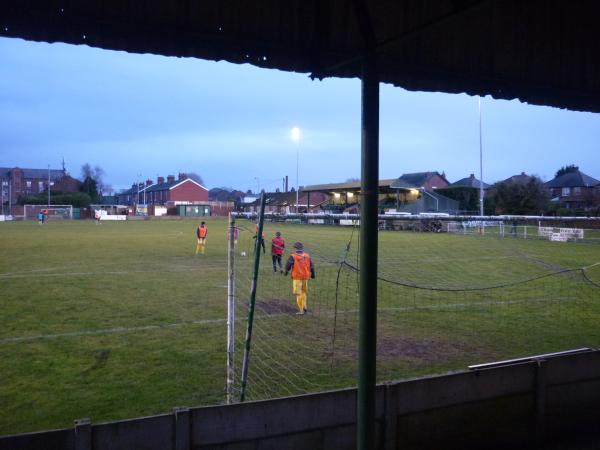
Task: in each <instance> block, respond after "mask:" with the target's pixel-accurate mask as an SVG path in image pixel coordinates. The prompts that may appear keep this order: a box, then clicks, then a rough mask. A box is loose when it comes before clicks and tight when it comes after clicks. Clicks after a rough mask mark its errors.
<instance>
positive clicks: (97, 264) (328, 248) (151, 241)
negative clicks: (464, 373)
mask: <svg viewBox="0 0 600 450" xmlns="http://www.w3.org/2000/svg"><path fill="white" fill-rule="evenodd" d="M239 224H240V227H241V228H242V229H241V231H240V242H239V244H238V250H239V251H238V252H237V254H238V261H239V266H238V270H239V277H238V280H237V281H238V292H239V295H240V298H242V297H243V296H244V295H245V292H246V291H247V288H248V287H249V279H250V278H249V272H248V266H249V262H250V256H251V254H252V243H253V241H252V239H251V238H250V236H251V234H252V232H253V228H254V226H253V224H251V223H250V222H247V221H244V220H241V221H240V222H239ZM196 226H197V223H196V222H195V221H190V220H177V221H158V220H155V221H133V222H103V223H102V224H101V225H95V223H94V222H93V221H63V222H58V221H57V222H49V223H48V224H46V225H44V226H39V225H38V224H37V222H12V223H2V224H0V313H1V314H0V323H1V327H0V375H1V377H2V383H1V384H0V404H1V405H2V406H3V408H2V409H1V410H0V411H1V412H0V415H2V417H0V433H1V434H12V433H17V432H24V431H32V430H38V429H43V428H56V427H65V426H70V425H71V424H72V421H73V419H76V418H82V417H91V418H92V420H94V421H103V420H113V419H122V418H128V417H134V416H139V415H146V414H155V413H160V412H165V411H169V410H170V409H171V408H173V407H174V406H186V405H187V406H195V405H200V404H215V403H222V402H224V398H225V379H226V373H225V369H226V367H225V364H226V316H227V313H226V304H227V288H226V286H227V266H226V264H227V262H226V257H227V254H226V249H227V240H226V237H227V226H226V221H225V220H218V219H215V220H209V221H208V227H209V235H208V243H207V249H206V253H205V254H204V255H195V254H194V250H195V228H196ZM246 229H247V230H249V231H246ZM275 230H280V231H282V232H283V234H284V237H286V239H287V242H288V246H289V247H291V243H293V242H294V241H296V240H301V241H303V242H304V243H305V245H306V247H307V250H308V251H309V252H311V254H312V255H313V258H314V259H315V263H316V265H317V279H316V280H314V281H311V285H310V293H309V308H311V309H312V310H313V315H312V316H310V317H303V318H298V317H295V316H294V315H293V313H292V311H294V307H295V306H294V302H293V298H292V295H291V292H290V287H289V279H287V278H284V277H282V276H280V275H275V274H273V273H272V269H271V267H270V258H266V259H265V260H263V261H262V263H261V276H260V279H259V308H262V310H261V311H262V312H263V313H264V314H263V316H264V317H266V316H268V315H271V316H274V314H273V312H276V313H277V316H274V317H273V318H272V320H270V321H269V322H268V323H269V324H271V325H269V326H266V325H263V326H258V325H257V330H256V335H255V336H256V338H257V344H256V350H257V353H256V356H255V357H254V359H253V362H255V364H256V366H255V367H256V368H257V369H259V370H264V369H261V366H260V365H259V363H260V359H261V352H263V353H262V355H263V356H262V357H263V358H264V359H269V360H270V362H269V361H267V364H271V365H273V364H275V365H277V364H279V365H281V367H282V368H290V370H291V371H292V372H293V371H294V369H295V366H294V365H295V364H298V361H300V362H302V367H301V369H304V370H306V374H307V376H303V377H298V379H294V378H293V377H288V378H287V379H288V380H289V385H285V383H283V382H280V381H278V380H276V381H273V382H271V383H268V382H265V381H264V379H266V378H265V377H267V376H269V374H268V373H266V372H264V375H265V377H263V383H262V386H263V387H264V390H263V392H261V391H258V390H257V391H254V393H255V397H256V398H260V397H264V396H268V395H277V394H286V393H295V392H298V390H299V391H310V390H315V389H317V390H318V389H319V388H321V387H323V388H330V387H336V386H348V385H352V384H353V382H354V377H355V367H356V364H355V359H356V350H355V343H356V288H357V285H356V276H355V275H356V274H355V273H354V272H352V271H351V270H346V269H344V270H343V271H340V272H339V273H340V277H339V279H338V269H339V266H338V265H336V264H335V262H336V261H338V260H339V259H340V258H341V257H343V256H344V254H345V248H346V245H347V244H348V242H351V248H350V251H349V253H348V255H347V260H348V262H350V263H352V264H355V262H356V258H357V253H358V250H359V249H358V246H357V234H356V232H355V233H354V234H353V232H352V229H350V228H334V227H324V226H307V225H289V224H286V225H282V224H267V225H266V234H267V236H270V235H271V234H273V233H274V231H275ZM267 250H268V249H267ZM240 251H246V253H247V256H246V257H245V258H246V259H245V260H244V259H242V257H241V256H239V254H240ZM267 257H268V252H267ZM599 261H600V246H598V245H596V244H573V243H550V242H548V241H538V240H521V239H511V238H505V239H498V238H481V237H472V236H466V237H465V236H451V235H446V234H424V233H423V234H421V233H410V232H405V233H399V232H382V233H380V257H379V267H380V276H381V277H383V278H385V279H388V280H390V281H394V282H400V283H403V284H409V285H417V286H419V287H420V288H423V287H428V288H434V289H440V288H441V289H448V288H451V289H456V291H455V292H449V291H436V290H428V289H414V288H409V287H406V286H403V285H399V284H394V283H387V282H381V283H380V288H379V289H380V294H379V307H380V321H379V330H380V332H379V348H378V358H379V360H378V364H379V365H378V374H379V378H380V379H382V380H383V379H392V378H403V377H408V376H415V375H420V374H426V373H436V372H441V371H446V370H453V369H459V368H462V367H464V365H465V364H466V363H477V362H485V361H486V360H489V359H486V358H492V357H498V358H502V357H512V356H519V355H524V354H528V353H527V352H542V351H555V350H563V349H566V348H572V347H573V346H580V345H591V346H595V345H598V344H599V343H600V336H599V331H598V327H597V325H596V324H597V323H598V319H600V308H599V307H598V305H597V304H598V302H600V295H598V292H600V290H598V288H596V287H594V286H593V285H591V284H590V283H584V282H581V280H580V279H573V276H571V275H569V274H567V275H564V276H554V277H550V278H546V279H542V280H539V281H537V282H533V284H526V285H524V286H526V287H508V288H502V289H499V290H498V291H497V292H501V294H498V296H496V297H494V296H489V295H487V294H484V293H477V294H475V293H464V292H463V291H461V289H463V288H467V287H469V288H473V287H487V286H496V285H501V284H510V283H513V282H515V281H518V280H526V279H529V278H532V277H536V276H541V275H544V274H547V273H551V272H556V271H558V270H561V269H567V268H580V267H584V266H591V265H593V264H594V263H597V262H599ZM586 274H587V276H589V278H590V279H591V280H592V281H593V282H596V283H600V267H599V266H596V267H593V268H590V269H588V270H587V271H586ZM511 289H512V290H511ZM336 292H337V294H338V295H337V301H338V304H337V309H336V308H335V307H334V306H335V305H334V302H335V300H336V298H335V295H334V294H335V293H336ZM486 292H487V291H486ZM544 301H546V303H543V302H544ZM242 303H243V302H242ZM498 305H500V307H498ZM540 305H541V306H540ZM336 312H337V313H338V316H336V346H334V347H332V346H331V342H332V339H333V337H332V336H333V329H332V326H331V318H332V317H334V314H335V313H336ZM259 316H260V315H259ZM325 318H326V319H327V320H325ZM298 319H300V320H303V319H308V320H305V321H304V322H300V321H299V320H298ZM263 323H265V324H266V323H267V321H264V322H263ZM238 330H239V331H238V333H240V332H241V333H243V326H239V325H238ZM277 333H279V334H277ZM282 333H283V335H286V336H287V339H288V340H284V339H282V338H281V335H282ZM274 336H275V337H276V338H275V337H274ZM307 336H311V337H314V338H322V339H321V340H320V341H318V342H322V345H321V344H319V345H313V344H310V345H298V344H297V343H298V342H300V343H302V340H303V339H306V337H307ZM261 337H263V338H265V340H266V338H270V339H272V340H271V341H269V342H268V346H269V347H270V348H262V349H261V347H260V344H259V342H260V338H261ZM524 337H526V339H524ZM315 342H316V341H315ZM332 348H333V352H334V353H335V357H333V356H332V355H331V352H332ZM290 355H291V356H290ZM303 357H305V359H302V358H303ZM323 367H327V369H324V368H323ZM299 369H300V368H299ZM251 373H253V372H252V366H251ZM255 373H260V372H255ZM296 373H299V372H296ZM332 375H333V376H332ZM256 377H257V376H256V375H255V385H257V386H260V383H258V380H257V379H256ZM332 380H333V381H332ZM250 382H251V383H252V376H251V379H250ZM290 386H292V387H293V388H298V389H292V388H290ZM261 394H262V395H261Z"/></svg>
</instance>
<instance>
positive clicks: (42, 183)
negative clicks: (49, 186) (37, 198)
mask: <svg viewBox="0 0 600 450" xmlns="http://www.w3.org/2000/svg"><path fill="white" fill-rule="evenodd" d="M43 190H44V182H43V181H38V192H42V191H43Z"/></svg>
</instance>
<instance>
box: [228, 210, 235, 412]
mask: <svg viewBox="0 0 600 450" xmlns="http://www.w3.org/2000/svg"><path fill="white" fill-rule="evenodd" d="M227 245H228V252H227V255H228V256H227V403H228V404H229V403H234V401H235V390H234V386H235V363H234V359H233V358H234V351H235V217H234V216H233V215H232V214H231V213H230V214H229V241H228V244H227Z"/></svg>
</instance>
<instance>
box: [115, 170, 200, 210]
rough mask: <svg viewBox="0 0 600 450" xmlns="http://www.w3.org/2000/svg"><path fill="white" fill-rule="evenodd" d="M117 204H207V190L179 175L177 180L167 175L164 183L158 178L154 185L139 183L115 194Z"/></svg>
mask: <svg viewBox="0 0 600 450" xmlns="http://www.w3.org/2000/svg"><path fill="white" fill-rule="evenodd" d="M136 200H137V201H136ZM117 202H118V203H119V204H121V205H133V204H146V205H166V204H167V203H170V204H175V203H203V204H207V203H208V189H206V188H205V187H204V186H202V185H201V184H200V183H198V182H196V181H194V180H192V179H191V178H189V177H188V176H187V175H186V174H184V173H180V174H179V177H178V178H177V179H175V176H174V175H169V176H168V177H167V180H166V181H165V179H164V177H158V178H157V180H156V183H154V184H152V180H148V181H146V183H145V184H144V183H140V185H139V186H137V185H135V184H134V185H133V186H132V187H131V188H130V189H127V190H126V191H123V192H121V193H119V194H117Z"/></svg>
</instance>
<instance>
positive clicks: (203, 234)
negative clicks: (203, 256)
mask: <svg viewBox="0 0 600 450" xmlns="http://www.w3.org/2000/svg"><path fill="white" fill-rule="evenodd" d="M207 231H208V230H207V229H206V227H198V237H199V238H201V239H204V238H205V237H206V232H207Z"/></svg>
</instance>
